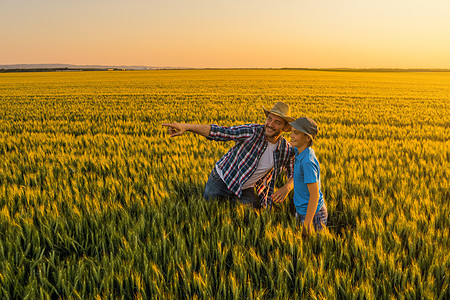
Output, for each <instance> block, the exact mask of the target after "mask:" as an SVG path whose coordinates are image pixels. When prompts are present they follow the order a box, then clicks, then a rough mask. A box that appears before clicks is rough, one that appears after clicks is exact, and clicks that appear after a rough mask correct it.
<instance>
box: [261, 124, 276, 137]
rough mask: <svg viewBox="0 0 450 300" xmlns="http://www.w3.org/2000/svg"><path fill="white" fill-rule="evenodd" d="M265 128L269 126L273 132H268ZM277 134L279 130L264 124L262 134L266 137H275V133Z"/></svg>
mask: <svg viewBox="0 0 450 300" xmlns="http://www.w3.org/2000/svg"><path fill="white" fill-rule="evenodd" d="M267 128H269V129H270V130H271V132H273V133H268V132H267ZM279 134H280V132H279V131H276V130H275V129H273V128H272V127H268V126H264V135H265V136H266V137H269V138H271V137H275V136H277V135H279Z"/></svg>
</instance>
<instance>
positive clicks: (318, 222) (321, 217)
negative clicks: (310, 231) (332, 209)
mask: <svg viewBox="0 0 450 300" xmlns="http://www.w3.org/2000/svg"><path fill="white" fill-rule="evenodd" d="M295 217H296V218H297V219H298V220H299V221H300V222H302V224H303V223H304V222H305V218H306V215H301V214H299V213H298V212H296V213H295ZM327 219H328V211H327V207H326V206H325V203H324V204H323V205H322V207H321V208H320V209H319V211H318V212H316V214H315V215H314V217H313V225H314V230H315V231H319V230H322V229H323V228H324V227H325V226H326V225H327Z"/></svg>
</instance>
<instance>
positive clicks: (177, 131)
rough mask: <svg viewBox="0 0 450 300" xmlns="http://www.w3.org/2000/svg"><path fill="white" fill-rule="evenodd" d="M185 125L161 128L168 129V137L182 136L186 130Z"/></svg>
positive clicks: (177, 124)
mask: <svg viewBox="0 0 450 300" xmlns="http://www.w3.org/2000/svg"><path fill="white" fill-rule="evenodd" d="M187 125H188V124H183V123H170V124H162V126H166V127H168V133H169V134H170V137H175V136H179V135H182V134H183V133H184V132H185V131H186V130H187V129H188V126H187Z"/></svg>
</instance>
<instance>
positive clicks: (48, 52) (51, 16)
mask: <svg viewBox="0 0 450 300" xmlns="http://www.w3.org/2000/svg"><path fill="white" fill-rule="evenodd" d="M449 12H450V4H449V2H448V1H439V0H431V1H403V0H401V1H386V0H382V1H356V0H352V1H348V0H346V1H332V0H324V1H298V0H295V1H294V0H288V1H281V2H274V1H267V0H264V1H255V0H250V1H237V0H232V1H206V0H193V1H180V0H169V1H143V0H130V1H126V2H124V1H117V0H112V1H111V0H110V1H106V0H95V1H91V0H80V1H74V2H72V1H70V2H69V1H56V0H41V1H35V0H32V1H25V0H15V1H2V3H1V4H0V27H1V28H2V34H1V39H0V45H1V47H0V64H24V63H28V64H38V63H68V64H103V65H145V66H159V67H165V66H171V67H199V68H203V67H219V68H222V67H223V68H228V67H257V68H260V67H268V68H279V67H305V68H339V67H347V68H450V38H449V37H450V19H449V18H448V15H449Z"/></svg>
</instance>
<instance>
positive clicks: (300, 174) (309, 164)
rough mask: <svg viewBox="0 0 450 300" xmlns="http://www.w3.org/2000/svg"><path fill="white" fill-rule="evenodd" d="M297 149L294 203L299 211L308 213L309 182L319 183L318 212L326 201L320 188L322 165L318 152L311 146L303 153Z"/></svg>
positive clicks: (295, 149) (301, 213) (302, 213)
mask: <svg viewBox="0 0 450 300" xmlns="http://www.w3.org/2000/svg"><path fill="white" fill-rule="evenodd" d="M294 151H295V163H294V205H295V209H296V210H297V213H299V214H300V215H306V211H307V210H308V202H309V190H308V186H307V184H308V183H314V182H318V183H319V203H318V204H317V209H316V213H317V212H318V211H319V210H320V209H321V208H322V205H323V203H324V201H323V195H322V191H321V190H320V166H319V161H318V160H317V157H316V153H315V152H314V150H313V149H312V148H311V147H308V148H306V149H305V150H303V151H302V152H301V153H298V149H297V148H294Z"/></svg>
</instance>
